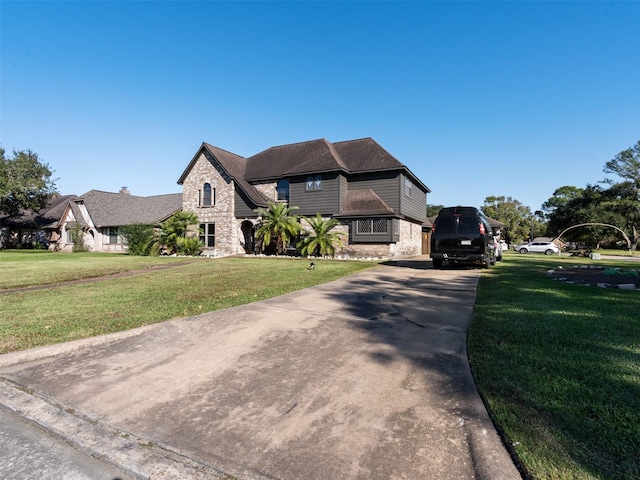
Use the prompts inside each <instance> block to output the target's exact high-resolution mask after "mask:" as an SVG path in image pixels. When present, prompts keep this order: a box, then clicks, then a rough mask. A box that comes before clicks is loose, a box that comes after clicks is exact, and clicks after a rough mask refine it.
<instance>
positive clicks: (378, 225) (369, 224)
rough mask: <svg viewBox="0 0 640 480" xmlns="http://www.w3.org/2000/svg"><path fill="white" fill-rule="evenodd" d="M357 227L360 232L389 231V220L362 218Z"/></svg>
mask: <svg viewBox="0 0 640 480" xmlns="http://www.w3.org/2000/svg"><path fill="white" fill-rule="evenodd" d="M356 229H357V232H358V234H367V233H371V234H373V233H387V229H388V222H387V219H386V218H360V219H358V221H357V225H356Z"/></svg>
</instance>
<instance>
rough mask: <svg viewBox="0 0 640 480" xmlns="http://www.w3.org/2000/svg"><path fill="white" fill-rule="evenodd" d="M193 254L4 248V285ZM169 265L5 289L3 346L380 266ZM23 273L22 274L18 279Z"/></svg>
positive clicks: (135, 323)
mask: <svg viewBox="0 0 640 480" xmlns="http://www.w3.org/2000/svg"><path fill="white" fill-rule="evenodd" d="M185 260H189V259H184V258H183V259H180V258H158V257H155V258H154V257H134V256H128V255H114V254H107V255H100V254H95V253H91V254H68V255H67V254H58V253H42V254H39V253H36V254H33V253H31V252H30V253H27V254H24V253H22V254H15V255H14V253H13V252H0V268H2V270H3V271H4V272H9V271H10V272H11V275H10V276H11V277H12V279H6V278H4V277H5V275H3V276H2V278H3V280H2V282H3V287H4V288H7V287H8V286H10V287H14V286H15V285H22V286H25V285H38V284H42V283H45V284H50V283H55V282H57V281H60V280H66V279H79V278H89V277H94V276H96V275H97V272H102V274H103V275H104V274H108V273H116V272H121V271H130V270H137V269H144V268H148V267H151V266H154V265H166V263H165V262H166V261H169V262H180V261H182V262H184V261H185ZM189 261H190V263H186V264H182V265H175V266H174V267H173V268H170V269H165V270H155V271H154V270H147V271H143V272H142V273H140V274H138V275H135V276H131V277H124V278H113V279H108V280H99V281H96V282H91V283H86V284H76V285H66V286H54V287H53V288H46V289H42V290H23V291H17V292H11V293H0V353H6V352H11V351H15V350H23V349H26V348H31V347H35V346H40V345H48V344H53V343H59V342H64V341H68V340H75V339H79V338H87V337H91V336H95V335H101V334H106V333H112V332H117V331H120V330H126V329H130V328H135V327H139V326H142V325H147V324H150V323H155V322H160V321H163V320H167V319H172V318H179V317H186V316H190V315H196V314H199V313H204V312H210V311H213V310H218V309H222V308H227V307H232V306H236V305H242V304H245V303H250V302H254V301H256V300H262V299H265V298H269V297H274V296H277V295H281V294H284V293H287V292H291V291H294V290H299V289H301V288H306V287H309V286H312V285H317V284H320V283H324V282H328V281H331V280H335V279H337V278H340V277H344V276H346V275H350V274H352V273H355V272H358V271H361V270H363V269H366V268H370V267H372V266H375V265H376V264H375V263H373V262H355V261H354V262H341V261H328V260H322V261H316V262H315V263H316V265H317V266H316V268H315V269H314V270H309V269H308V266H309V261H307V260H303V259H275V258H220V259H215V260H214V259H204V258H202V259H190V260H189ZM16 277H17V278H16Z"/></svg>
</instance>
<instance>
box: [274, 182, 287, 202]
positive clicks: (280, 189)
mask: <svg viewBox="0 0 640 480" xmlns="http://www.w3.org/2000/svg"><path fill="white" fill-rule="evenodd" d="M276 195H277V197H276V199H277V200H278V201H279V202H288V201H289V180H278V185H277V186H276Z"/></svg>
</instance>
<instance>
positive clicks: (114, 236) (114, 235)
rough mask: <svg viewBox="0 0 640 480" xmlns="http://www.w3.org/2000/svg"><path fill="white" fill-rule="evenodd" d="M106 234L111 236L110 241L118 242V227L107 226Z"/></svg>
mask: <svg viewBox="0 0 640 480" xmlns="http://www.w3.org/2000/svg"><path fill="white" fill-rule="evenodd" d="M105 233H106V236H107V237H108V238H109V242H108V243H118V229H117V228H107V231H106V232H105Z"/></svg>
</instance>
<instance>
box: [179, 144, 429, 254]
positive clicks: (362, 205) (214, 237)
mask: <svg viewBox="0 0 640 480" xmlns="http://www.w3.org/2000/svg"><path fill="white" fill-rule="evenodd" d="M178 184H180V185H182V186H183V205H182V207H183V210H185V211H191V212H194V213H196V214H197V216H198V218H199V219H200V228H201V238H202V240H203V241H204V244H205V247H206V249H207V252H206V253H208V254H210V255H233V254H239V253H246V252H253V248H254V234H255V230H256V228H257V225H258V223H259V217H258V214H257V213H256V209H259V208H266V207H267V206H268V203H269V202H287V203H288V204H289V205H290V206H297V207H298V209H297V210H296V211H295V213H296V214H297V215H304V216H308V217H311V216H315V215H316V213H320V214H321V215H322V216H323V217H325V218H331V217H333V218H336V219H339V220H340V222H341V225H340V227H339V230H341V231H342V232H343V233H344V234H345V242H344V243H345V244H344V246H343V248H342V249H341V250H340V251H339V254H340V255H343V256H345V255H349V256H359V257H361V256H384V257H394V256H407V255H417V254H420V253H421V249H422V223H423V222H424V221H425V220H426V203H427V193H428V192H429V191H430V190H429V188H428V187H427V186H426V185H425V184H424V183H422V182H421V181H420V179H418V178H417V177H416V176H415V175H414V174H413V173H412V172H411V171H410V170H409V169H408V168H407V167H406V166H405V165H404V164H402V163H401V162H400V161H398V160H397V159H396V158H395V157H393V156H392V155H391V154H390V153H389V152H387V151H386V150H385V149H384V148H382V147H381V146H380V145H379V144H378V143H376V142H375V141H374V140H373V139H372V138H363V139H359V140H349V141H344V142H336V143H331V142H329V141H327V140H325V139H319V140H312V141H308V142H301V143H294V144H290V145H282V146H278V147H271V148H268V149H267V150H264V151H262V152H260V153H257V154H256V155H254V156H252V157H249V158H245V157H242V156H240V155H236V154H234V153H231V152H228V151H226V150H223V149H221V148H218V147H214V146H213V145H209V144H207V143H203V144H202V146H201V147H200V148H199V149H198V151H197V152H196V154H195V156H194V157H193V159H192V160H191V162H189V164H188V166H187V168H186V169H185V170H184V172H183V173H182V175H181V176H180V178H179V180H178ZM303 227H304V224H303Z"/></svg>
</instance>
